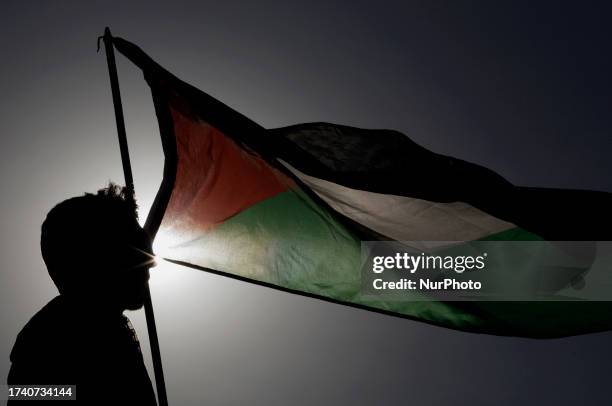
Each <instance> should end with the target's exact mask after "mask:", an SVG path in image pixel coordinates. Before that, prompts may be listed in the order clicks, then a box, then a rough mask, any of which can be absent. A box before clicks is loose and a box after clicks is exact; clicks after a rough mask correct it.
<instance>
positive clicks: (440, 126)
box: [0, 1, 612, 405]
mask: <svg viewBox="0 0 612 406" xmlns="http://www.w3.org/2000/svg"><path fill="white" fill-rule="evenodd" d="M125 3H127V2H112V1H106V2H87V3H86V2H82V1H74V2H68V1H29V2H24V1H5V2H3V5H2V13H0V19H1V21H2V23H1V26H0V47H1V48H0V49H1V51H2V63H1V64H0V85H1V89H2V91H3V93H4V94H3V97H2V98H0V106H1V107H0V118H1V120H0V130H1V132H0V134H1V142H2V146H1V148H0V154H1V158H0V165H1V167H0V169H1V170H0V177H1V179H2V200H1V205H2V206H1V210H0V217H1V219H2V222H1V225H2V233H3V238H2V244H1V245H0V250H1V251H0V252H1V255H0V261H1V262H0V264H1V265H0V269H1V272H0V317H1V318H0V320H1V322H2V329H0V380H2V381H5V380H6V374H7V372H8V368H9V362H8V354H9V351H10V349H11V347H12V344H13V342H14V339H15V336H16V334H17V332H18V331H19V329H20V328H21V327H22V326H23V325H24V324H25V322H27V320H28V319H29V317H30V316H31V315H32V314H34V312H36V311H37V310H38V309H39V308H40V307H41V306H43V305H44V304H45V303H46V302H47V301H48V300H49V299H51V298H52V297H53V296H54V295H55V294H56V292H55V289H54V287H53V285H52V283H51V280H50V279H49V278H48V276H47V274H46V270H45V268H44V265H43V262H42V259H41V257H40V250H39V245H38V240H39V232H40V224H41V223H42V221H43V219H44V216H45V214H46V212H47V211H48V210H49V209H50V208H51V207H52V206H53V205H54V204H56V203H57V202H59V201H61V200H63V199H65V198H67V197H70V196H73V195H77V194H80V193H82V192H84V191H93V190H95V189H97V188H99V187H101V186H103V185H104V184H105V183H106V182H107V181H109V180H114V181H118V182H122V180H123V176H122V173H121V164H120V158H119V151H118V146H117V141H116V130H115V124H114V117H113V111H112V102H111V96H110V89H109V85H108V74H107V71H106V62H105V59H104V55H103V54H102V53H101V54H96V49H95V43H96V37H97V36H98V35H101V34H102V31H103V29H104V27H105V26H106V25H108V26H110V27H111V29H112V30H113V33H114V34H115V35H118V36H123V37H124V38H126V39H128V40H130V41H132V42H134V43H136V44H138V45H140V46H141V47H142V48H143V49H144V50H145V51H147V52H148V53H149V54H150V55H151V56H152V57H153V58H154V59H156V60H157V61H158V62H160V63H161V64H162V65H164V66H165V67H166V68H168V69H169V70H170V71H171V72H173V73H175V74H176V75H177V76H179V77H180V78H182V79H184V80H186V81H187V82H190V83H192V84H194V85H195V86H197V87H199V88H200V89H202V90H204V91H206V92H208V93H209V94H211V95H213V96H215V97H217V98H218V99H220V100H221V101H223V102H225V103H227V104H229V105H230V106H232V107H234V108H235V109H237V110H238V111H240V112H241V113H243V114H245V115H247V116H249V117H250V118H252V119H253V120H255V121H257V122H259V123H260V124H262V125H264V126H267V127H276V126H282V125H288V124H296V123H300V122H308V121H330V122H335V123H339V124H347V125H353V126H361V127H370V128H392V129H397V130H400V131H403V132H405V133H406V134H407V135H408V136H410V137H411V138H412V139H414V140H415V141H417V142H419V143H420V144H422V145H424V146H426V147H428V148H430V149H432V150H434V151H437V152H441V153H445V154H450V155H454V156H456V157H459V158H463V159H467V160H470V161H473V162H477V163H480V164H483V165H486V166H488V167H490V168H492V169H494V170H496V171H498V172H499V173H501V174H502V175H504V176H506V177H507V178H508V179H509V180H511V181H513V182H514V183H516V184H521V185H531V186H552V187H572V188H584V189H596V190H605V191H609V192H612V178H610V173H612V160H610V159H609V155H610V152H611V149H612V148H611V147H612V141H611V140H612V137H610V132H611V129H612V121H611V118H610V117H611V116H610V111H609V110H610V106H611V105H612V103H611V100H610V99H611V98H612V79H611V76H610V72H611V71H612V69H611V68H612V66H611V65H612V61H611V59H610V52H609V42H610V41H609V40H610V37H611V35H610V34H611V33H612V32H611V31H612V29H611V28H610V27H609V24H608V22H609V19H610V10H609V9H607V8H604V7H603V6H590V5H588V4H587V3H586V2H580V3H575V4H574V5H573V6H569V5H568V6H566V5H562V4H561V3H559V2H554V3H553V2H551V3H550V4H548V5H547V4H546V3H545V2H539V3H538V4H539V5H533V4H529V3H527V2H525V3H524V4H519V2H507V3H505V4H502V2H488V1H487V2H485V1H483V2H468V1H464V2H453V1H449V2H448V3H444V2H425V1H423V2H397V3H396V2H386V3H385V2H382V3H381V2H376V3H375V2H361V1H350V2H349V1H347V2H344V3H343V2H339V1H336V2H320V3H319V2H313V1H309V2H302V3H296V2H280V1H279V2H271V1H260V2H244V3H239V2H233V1H223V2H204V1H200V2H196V1H193V2H179V1H173V2H166V3H165V4H157V3H153V2H143V3H140V4H139V3H136V2H130V4H129V5H128V4H125ZM602 3H603V2H602ZM118 62H119V75H120V82H121V87H122V93H123V100H124V105H125V114H126V121H127V132H128V139H129V143H130V149H131V154H132V162H133V168H134V175H135V184H136V192H137V196H138V198H139V200H140V203H141V217H142V218H145V217H146V212H147V210H148V206H149V204H150V202H151V200H152V197H153V195H154V193H155V191H156V188H157V185H158V183H159V181H160V180H161V165H162V155H161V145H160V142H159V135H158V130H157V122H156V120H155V117H154V112H153V107H152V103H151V100H150V93H149V90H148V88H147V87H146V84H145V82H144V80H143V79H142V77H141V75H140V73H139V72H138V71H137V69H136V68H134V67H133V66H131V65H130V64H129V63H128V62H127V61H125V60H124V59H123V58H122V57H118ZM568 215H576V216H579V215H580V213H568ZM560 221H562V219H560ZM154 272H155V271H154ZM151 283H152V294H153V300H154V303H155V311H156V316H157V320H158V329H159V333H160V344H161V348H162V355H163V361H164V364H165V372H166V379H167V385H168V396H169V400H170V402H171V404H173V405H192V404H193V405H195V404H210V405H239V404H254V405H258V404H266V405H286V404H292V405H312V404H321V405H335V404H351V405H371V404H386V403H389V404H391V403H393V404H403V403H405V404H415V405H454V404H458V403H462V404H472V405H480V404H483V405H484V404H491V402H493V401H494V402H495V403H496V404H497V405H516V404H519V403H522V404H539V405H541V404H555V405H570V404H572V405H574V404H602V403H604V402H607V399H609V388H608V386H609V378H610V376H611V375H612V363H610V361H609V360H610V358H611V356H612V346H611V345H610V342H611V339H612V333H604V334H595V335H589V336H582V337H575V338H568V339H560V340H548V341H533V340H524V339H516V338H498V337H488V336H482V335H474V334H466V333H459V332H454V331H450V330H444V329H441V328H436V327H431V326H427V325H424V324H420V323H416V322H410V321H407V320H403V319H396V318H392V317H388V316H383V315H379V314H374V313H369V312H365V311H360V310H356V309H351V308H345V307H342V306H338V305H334V304H329V303H323V302H319V301H316V300H312V299H307V298H303V297H297V296H292V295H289V294H286V293H282V292H276V291H273V290H269V289H265V288H262V287H257V286H249V285H247V284H244V283H240V282H237V281H233V280H225V279H223V278H221V277H217V276H211V275H206V274H203V273H200V272H198V271H194V270H189V269H179V268H173V267H170V266H169V265H165V266H162V267H160V269H158V270H157V271H156V274H155V273H154V274H153V275H152V282H151ZM129 316H130V317H131V318H132V320H133V321H134V324H135V325H136V328H137V330H138V332H139V335H140V339H141V342H142V344H143V347H145V348H144V349H145V352H146V351H147V350H148V343H147V335H146V328H145V325H144V316H143V314H142V313H141V312H135V313H131V314H129ZM147 356H148V355H147ZM151 373H152V371H151Z"/></svg>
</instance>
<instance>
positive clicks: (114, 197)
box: [40, 184, 154, 310]
mask: <svg viewBox="0 0 612 406" xmlns="http://www.w3.org/2000/svg"><path fill="white" fill-rule="evenodd" d="M40 245H41V251H42V255H43V259H44V260H45V264H46V265H47V269H48V271H49V275H51V279H53V282H54V283H55V285H56V286H57V288H58V289H59V291H60V293H61V294H62V295H66V296H72V297H77V298H79V299H86V300H88V301H90V302H91V303H92V304H93V305H96V306H103V307H104V306H107V307H114V308H120V309H121V310H124V309H137V308H140V307H141V306H142V305H143V303H144V292H145V286H146V282H147V280H148V279H149V268H150V267H152V266H153V265H154V261H153V251H152V248H151V239H150V237H149V236H148V234H147V233H146V232H145V231H144V230H143V229H142V228H141V227H140V225H139V224H138V216H137V207H136V203H135V202H134V199H133V197H132V196H130V195H129V194H128V192H127V190H126V189H125V188H120V187H118V186H116V185H113V184H110V185H109V186H108V187H107V188H105V189H101V190H99V191H98V192H97V193H96V194H90V193H86V194H85V195H83V196H79V197H73V198H71V199H68V200H65V201H63V202H61V203H59V204H58V205H57V206H55V207H54V208H53V209H52V210H51V211H50V212H49V213H48V214H47V218H46V219H45V221H44V223H43V225H42V235H41V241H40Z"/></svg>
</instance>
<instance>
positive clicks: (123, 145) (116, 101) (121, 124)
mask: <svg viewBox="0 0 612 406" xmlns="http://www.w3.org/2000/svg"><path fill="white" fill-rule="evenodd" d="M112 38H113V37H112V35H111V32H110V29H109V28H108V27H106V28H105V29H104V36H103V39H104V48H105V50H106V62H107V63H108V74H109V76H110V83H111V92H112V95H113V106H114V108H115V120H116V122H117V135H118V136H119V150H120V151H121V164H122V165H123V175H124V177H125V186H126V187H127V190H128V193H129V194H130V195H131V196H132V197H134V178H133V177H132V166H131V164H130V153H129V151H128V144H127V136H126V133H125V120H124V118H123V107H122V105H121V93H120V91H119V78H118V76H117V66H116V64H115V51H114V48H113V41H112ZM144 309H145V316H146V319H147V330H148V332H149V342H150V344H151V357H152V358H153V371H154V373H155V385H156V387H157V399H158V403H159V406H168V397H167V395H166V382H165V380H164V370H163V368H162V361H161V352H160V350H159V340H158V338H157V327H156V325H155V315H154V313H153V303H152V302H151V291H150V290H149V284H148V282H147V285H146V288H145V303H144Z"/></svg>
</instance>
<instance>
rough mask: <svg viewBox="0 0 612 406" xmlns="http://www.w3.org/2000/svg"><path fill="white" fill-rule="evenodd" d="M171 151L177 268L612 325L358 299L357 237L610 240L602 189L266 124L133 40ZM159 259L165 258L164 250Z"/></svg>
mask: <svg viewBox="0 0 612 406" xmlns="http://www.w3.org/2000/svg"><path fill="white" fill-rule="evenodd" d="M113 43H114V45H115V47H116V49H117V50H118V51H119V52H121V53H122V54H123V55H125V56H126V57H127V58H128V59H130V60H131V61H132V62H133V63H135V64H136V65H137V66H138V67H140V68H141V69H142V71H143V72H144V75H145V79H146V80H147V82H148V83H149V85H150V87H151V90H152V94H153V100H154V104H155V109H156V114H157V117H158V120H159V125H160V132H161V135H162V143H163V148H164V153H165V159H166V161H165V167H164V177H163V181H162V184H161V187H160V190H159V192H158V195H157V197H156V200H155V203H154V205H153V208H152V210H151V212H150V214H149V217H148V219H147V224H146V227H147V229H148V230H149V231H150V232H151V233H152V234H153V235H155V233H157V236H156V239H157V240H165V241H167V242H168V243H169V244H170V246H169V247H167V249H166V250H164V252H162V253H161V254H162V255H163V256H164V257H165V258H166V259H167V260H170V261H172V262H176V263H179V264H183V265H186V266H190V267H193V268H196V269H202V270H207V271H209V272H214V273H218V274H221V275H224V276H229V277H233V278H237V279H241V280H246V281H249V282H252V283H257V284H261V285H265V286H268V287H272V288H276V289H281V290H285V291H288V292H292V293H297V294H301V295H307V296H311V297H316V298H319V299H324V300H328V301H332V302H336V303H341V304H344V305H350V306H355V307H359V308H363V309H368V310H373V311H378V312H383V313H387V314H392V315H395V316H401V317H406V318H409V319H414V320H419V321H423V322H428V323H432V324H435V325H439V326H444V327H449V328H454V329H460V330H464V331H470V332H479V333H489V334H499V335H515V336H525V337H538V338H543V337H558V336H567V335H573V334H581V333H588V332H596V331H603V330H608V329H610V328H611V327H612V305H610V304H608V303H609V302H586V301H585V302H492V301H482V302H444V301H420V300H414V301H412V300H401V301H398V300H390V301H385V300H382V299H377V298H372V297H367V296H364V295H363V294H361V293H360V292H361V274H360V265H361V257H360V255H361V241H372V240H401V241H473V240H501V241H529V240H571V241H577V240H591V241H595V240H608V239H610V238H609V237H610V236H611V234H612V232H611V230H612V216H611V215H610V214H609V211H608V209H609V208H611V207H612V198H611V196H610V195H609V194H606V193H602V192H589V191H572V190H555V189H539V188H523V187H517V186H514V185H512V184H511V183H509V182H508V181H506V180H505V179H504V178H502V177H501V176H499V175H497V174H496V173H494V172H492V171H491V170H488V169H486V168H483V167H481V166H478V165H475V164H471V163H468V162H465V161H462V160H459V159H455V158H452V157H448V156H443V155H438V154H435V153H433V152H430V151H428V150H426V149H425V148H423V147H421V146H419V145H417V144H415V143H414V142H412V141H411V140H410V139H409V138H408V137H406V136H405V135H403V134H401V133H399V132H396V131H389V130H364V129H358V128H353V127H347V126H341V125H335V124H328V123H310V124H299V125H295V126H290V127H284V128H277V129H265V128H263V127H261V126H259V125H258V124H256V123H255V122H253V121H251V120H250V119H248V118H246V117H245V116H243V115H241V114H240V113H238V112H236V111H234V110H233V109H231V108H230V107H228V106H226V105H224V104H223V103H221V102H219V101H217V100H215V99H214V98H212V97H211V96H209V95H207V94H206V93H204V92H202V91H200V90H198V89H196V88H194V87H192V86H190V85H188V84H186V83H184V82H182V81H180V80H179V79H178V78H176V77H175V76H173V75H172V74H170V73H169V72H168V71H166V70H165V69H163V68H162V67H161V66H159V65H158V64H157V63H155V62H154V61H153V60H152V59H150V58H149V57H148V56H147V55H146V54H145V53H143V52H142V51H141V50H140V49H139V48H138V47H136V46H135V45H133V44H131V43H129V42H127V41H125V40H123V39H121V38H114V39H113ZM158 254H159V253H158Z"/></svg>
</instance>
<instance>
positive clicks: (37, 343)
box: [11, 296, 77, 362]
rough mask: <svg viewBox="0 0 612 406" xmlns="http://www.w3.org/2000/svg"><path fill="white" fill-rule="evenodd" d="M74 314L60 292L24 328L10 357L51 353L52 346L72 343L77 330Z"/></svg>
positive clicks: (54, 348) (55, 347)
mask: <svg viewBox="0 0 612 406" xmlns="http://www.w3.org/2000/svg"><path fill="white" fill-rule="evenodd" d="M74 317H75V316H74V314H73V311H72V310H71V309H70V307H69V306H68V305H67V304H66V303H65V300H64V299H63V298H62V297H61V296H57V297H55V298H53V299H52V300H51V301H49V303H47V304H46V305H45V306H44V307H43V308H42V309H40V310H39V311H38V312H37V313H36V314H35V315H34V316H32V318H31V319H30V320H29V321H28V322H27V323H26V325H25V326H24V327H23V328H22V329H21V331H20V332H19V334H18V335H17V339H16V340H15V345H14V346H13V350H12V352H11V361H12V362H15V360H16V359H18V358H22V357H30V356H37V357H40V356H42V355H48V354H49V353H50V351H51V350H55V351H56V350H57V349H58V347H60V348H61V347H63V346H66V345H70V344H71V343H70V341H71V340H72V339H73V338H74V337H75V333H76V330H77V328H76V323H75V320H74ZM55 351H53V352H55Z"/></svg>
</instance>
